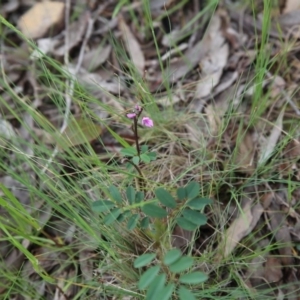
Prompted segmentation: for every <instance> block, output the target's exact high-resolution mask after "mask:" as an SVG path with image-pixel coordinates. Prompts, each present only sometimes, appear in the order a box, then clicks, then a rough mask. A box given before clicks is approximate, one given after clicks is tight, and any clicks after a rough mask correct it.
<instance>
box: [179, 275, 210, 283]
mask: <svg viewBox="0 0 300 300" xmlns="http://www.w3.org/2000/svg"><path fill="white" fill-rule="evenodd" d="M207 279H208V276H207V275H206V274H204V273H202V272H193V273H188V274H185V275H182V276H181V277H180V278H179V281H180V282H181V283H186V284H198V283H202V282H204V281H206V280H207Z"/></svg>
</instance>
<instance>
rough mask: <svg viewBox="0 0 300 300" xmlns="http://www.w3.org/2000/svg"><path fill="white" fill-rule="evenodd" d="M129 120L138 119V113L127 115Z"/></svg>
mask: <svg viewBox="0 0 300 300" xmlns="http://www.w3.org/2000/svg"><path fill="white" fill-rule="evenodd" d="M126 116H127V118H129V119H134V118H135V117H136V113H130V114H127V115H126Z"/></svg>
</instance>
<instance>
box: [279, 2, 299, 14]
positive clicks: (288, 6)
mask: <svg viewBox="0 0 300 300" xmlns="http://www.w3.org/2000/svg"><path fill="white" fill-rule="evenodd" d="M296 9H300V1H299V0H286V1H285V6H284V9H283V13H284V14H286V13H289V12H290V11H294V10H296Z"/></svg>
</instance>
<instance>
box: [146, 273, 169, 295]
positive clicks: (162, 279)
mask: <svg viewBox="0 0 300 300" xmlns="http://www.w3.org/2000/svg"><path fill="white" fill-rule="evenodd" d="M165 283H166V274H160V275H158V276H156V278H155V279H154V280H153V281H152V282H151V284H150V286H149V288H148V291H147V294H146V300H157V299H160V296H161V295H162V294H161V292H162V289H163V288H164V286H165Z"/></svg>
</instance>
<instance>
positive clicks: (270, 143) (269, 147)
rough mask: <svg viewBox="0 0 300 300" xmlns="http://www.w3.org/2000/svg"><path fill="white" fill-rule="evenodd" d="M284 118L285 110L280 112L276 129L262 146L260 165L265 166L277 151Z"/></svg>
mask: <svg viewBox="0 0 300 300" xmlns="http://www.w3.org/2000/svg"><path fill="white" fill-rule="evenodd" d="M283 116H284V109H282V111H281V112H280V114H279V116H278V118H277V120H276V122H275V124H274V127H273V129H272V131H271V134H270V136H269V137H268V138H267V139H266V142H265V144H264V145H262V148H261V154H260V157H259V159H258V165H262V164H264V163H265V162H266V161H267V160H268V159H269V158H270V156H271V155H272V153H273V151H274V150H275V147H276V145H277V142H278V139H279V137H280V135H281V133H282V125H283V124H282V121H283Z"/></svg>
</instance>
